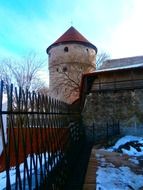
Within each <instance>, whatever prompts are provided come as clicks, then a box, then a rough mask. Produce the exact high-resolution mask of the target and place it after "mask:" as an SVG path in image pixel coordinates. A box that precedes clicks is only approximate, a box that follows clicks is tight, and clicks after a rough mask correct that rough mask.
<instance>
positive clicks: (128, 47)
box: [0, 0, 143, 58]
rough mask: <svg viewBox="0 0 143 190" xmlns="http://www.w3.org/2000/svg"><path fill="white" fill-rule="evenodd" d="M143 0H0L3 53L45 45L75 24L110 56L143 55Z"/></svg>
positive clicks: (38, 49)
mask: <svg viewBox="0 0 143 190" xmlns="http://www.w3.org/2000/svg"><path fill="white" fill-rule="evenodd" d="M142 10H143V1H142V0H72V1H70V0H69V1H68V0H7V1H6V0H0V57H7V56H8V57H20V56H23V55H25V54H27V53H28V52H30V51H33V50H34V51H36V52H38V53H39V54H41V56H42V57H44V58H47V55H46V48H47V47H48V46H49V45H50V44H51V43H52V42H54V41H55V40H56V39H57V38H58V37H60V36H61V35H62V34H63V33H64V32H65V31H66V30H67V29H68V28H69V27H70V26H71V22H72V23H73V24H72V25H73V26H74V27H75V28H76V29H77V30H78V31H80V32H81V33H82V34H83V35H84V36H85V37H86V38H87V39H88V40H89V41H91V42H92V43H93V44H95V45H96V46H97V47H98V50H99V51H106V52H108V53H109V54H110V56H111V58H120V57H128V56H135V55H143V35H142V34H143V11H142Z"/></svg>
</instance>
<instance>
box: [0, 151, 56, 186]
mask: <svg viewBox="0 0 143 190" xmlns="http://www.w3.org/2000/svg"><path fill="white" fill-rule="evenodd" d="M59 154H60V153H59ZM37 156H38V155H37ZM40 156H41V158H42V159H41V164H42V166H43V167H42V170H43V173H45V172H46V171H45V170H46V168H45V167H44V166H45V155H44V154H41V155H40ZM48 157H49V154H48V153H46V163H47V162H48ZM31 160H32V164H31ZM34 160H35V163H36V155H35V154H34V155H33V158H32V159H31V158H30V156H29V157H27V164H28V169H29V168H30V166H31V168H32V170H31V171H32V172H31V173H30V170H29V171H28V172H29V175H31V176H30V177H31V179H32V189H34V187H35V169H34V162H33V161H34ZM58 160H59V156H56V157H55V160H54V159H53V163H51V164H50V165H49V168H48V170H49V171H51V169H52V168H53V167H54V166H55V164H56V163H57V162H58ZM19 170H20V178H21V181H23V180H24V163H21V164H20V165H19ZM36 170H37V172H39V175H37V176H38V182H39V183H40V162H39V159H37V168H36ZM25 174H26V171H25ZM9 176H10V184H11V188H12V189H13V190H14V189H15V181H16V168H15V167H13V168H11V169H10V170H9ZM26 176H27V174H26ZM4 189H6V171H4V172H1V173H0V190H4ZM25 189H29V186H28V180H27V179H26V181H25Z"/></svg>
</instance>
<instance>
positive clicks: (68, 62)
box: [47, 27, 97, 103]
mask: <svg viewBox="0 0 143 190" xmlns="http://www.w3.org/2000/svg"><path fill="white" fill-rule="evenodd" d="M47 53H48V55H49V81H50V86H49V94H50V96H51V97H54V98H57V99H59V100H61V101H64V102H67V103H72V102H74V101H75V100H76V99H78V97H79V90H80V82H81V77H82V74H84V73H89V72H93V71H94V70H95V60H96V53H97V48H96V47H95V46H94V45H93V44H91V43H90V42H89V41H88V40H87V39H86V38H85V37H84V36H83V35H81V34H80V33H79V32H78V31H77V30H76V29H75V28H74V27H70V28H69V29H68V30H67V31H66V32H65V33H64V34H63V35H62V36H61V37H60V38H58V39H57V40H56V41H55V42H54V43H53V44H51V45H50V46H49V47H48V48H47Z"/></svg>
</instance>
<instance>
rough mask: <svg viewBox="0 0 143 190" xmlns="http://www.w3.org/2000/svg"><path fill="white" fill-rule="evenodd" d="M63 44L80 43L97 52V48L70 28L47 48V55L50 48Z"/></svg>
mask: <svg viewBox="0 0 143 190" xmlns="http://www.w3.org/2000/svg"><path fill="white" fill-rule="evenodd" d="M64 43H80V44H83V45H86V46H90V47H92V48H93V49H95V51H96V52H97V48H96V47H95V46H94V45H93V44H91V43H90V42H89V41H88V40H87V39H86V38H85V37H84V36H83V35H82V34H80V33H79V32H78V31H77V30H76V29H75V28H74V27H73V26H71V27H70V28H69V29H68V30H67V31H66V32H65V33H64V34H63V35H62V36H61V37H60V38H58V39H57V40H56V41H55V42H54V43H53V44H51V45H50V46H49V47H48V48H47V53H48V52H49V50H50V49H51V48H52V47H54V46H56V45H59V44H64Z"/></svg>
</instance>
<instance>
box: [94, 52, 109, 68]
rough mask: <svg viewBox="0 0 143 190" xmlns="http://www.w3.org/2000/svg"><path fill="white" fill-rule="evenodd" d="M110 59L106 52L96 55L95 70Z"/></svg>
mask: <svg viewBox="0 0 143 190" xmlns="http://www.w3.org/2000/svg"><path fill="white" fill-rule="evenodd" d="M109 58H110V55H109V54H107V53H106V52H101V53H97V56H96V68H97V69H98V68H99V67H100V66H101V65H102V64H103V62H104V61H106V60H107V59H109Z"/></svg>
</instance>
